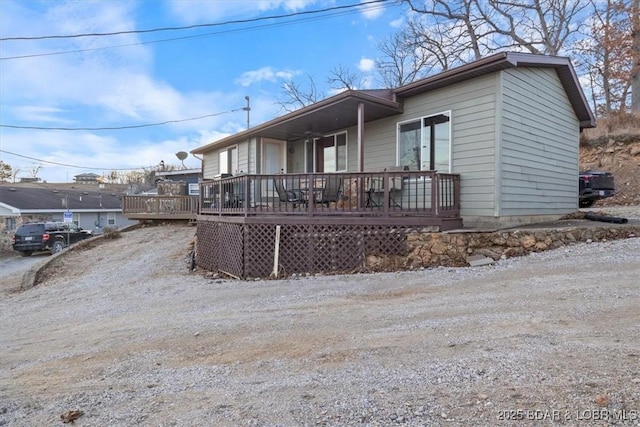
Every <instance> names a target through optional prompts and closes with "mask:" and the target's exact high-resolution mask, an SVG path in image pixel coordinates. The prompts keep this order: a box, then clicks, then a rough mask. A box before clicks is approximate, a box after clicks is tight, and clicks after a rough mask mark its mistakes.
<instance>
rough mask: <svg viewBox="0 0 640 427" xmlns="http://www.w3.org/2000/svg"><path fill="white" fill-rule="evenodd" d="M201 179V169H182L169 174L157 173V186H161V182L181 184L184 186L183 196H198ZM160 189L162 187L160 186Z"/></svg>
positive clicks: (182, 189)
mask: <svg viewBox="0 0 640 427" xmlns="http://www.w3.org/2000/svg"><path fill="white" fill-rule="evenodd" d="M201 177H202V170H201V169H180V170H172V171H168V172H156V184H159V182H160V181H172V182H179V183H181V184H184V185H183V186H182V187H181V192H180V194H181V195H187V196H197V195H198V194H199V186H198V183H199V182H200V180H201ZM158 187H160V185H159V186H158ZM159 194H160V192H159Z"/></svg>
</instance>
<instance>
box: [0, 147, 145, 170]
mask: <svg viewBox="0 0 640 427" xmlns="http://www.w3.org/2000/svg"><path fill="white" fill-rule="evenodd" d="M0 153H5V154H10V155H12V156H16V157H22V158H23V159H29V160H35V161H36V162H40V163H48V164H51V165H56V166H65V167H68V168H76V169H90V170H101V171H104V170H109V171H133V170H138V169H143V170H144V169H151V168H154V167H155V166H141V167H139V168H121V169H118V168H92V167H87V166H77V165H69V164H66V163H58V162H52V161H50V160H43V159H37V158H35V157H29V156H25V155H22V154H17V153H12V152H11V151H6V150H0Z"/></svg>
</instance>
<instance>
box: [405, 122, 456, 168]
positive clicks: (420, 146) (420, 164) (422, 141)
mask: <svg viewBox="0 0 640 427" xmlns="http://www.w3.org/2000/svg"><path fill="white" fill-rule="evenodd" d="M450 125H451V112H445V113H440V114H436V115H433V116H427V117H421V118H419V119H415V120H411V121H406V122H402V123H398V165H399V166H409V168H410V169H411V170H437V171H440V172H451V126H450Z"/></svg>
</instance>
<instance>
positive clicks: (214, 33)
mask: <svg viewBox="0 0 640 427" xmlns="http://www.w3.org/2000/svg"><path fill="white" fill-rule="evenodd" d="M384 7H385V5H383V4H380V5H375V6H371V7H370V8H369V9H370V10H374V9H380V8H384ZM352 13H354V11H352V10H348V11H338V12H334V13H331V14H328V15H327V16H313V17H307V18H301V19H297V20H292V21H289V22H276V23H270V24H262V25H257V26H254V27H250V28H236V29H231V30H223V31H216V32H211V33H204V34H196V35H192V36H182V37H172V38H168V39H159V40H149V41H145V42H137V43H128V44H121V45H113V46H101V47H93V48H86V49H75V50H64V51H58V52H47V53H34V54H29V55H17V56H5V57H0V61H6V60H11V59H25V58H37V57H41V56H53V55H65V54H68V53H82V52H92V51H97V50H104V49H117V48H121V47H131V46H142V45H148V44H156V43H166V42H172V41H179V40H188V39H195V38H202V37H209V36H216V35H222V34H232V33H238V32H245V31H255V30H260V29H263V28H274V27H281V26H285V25H295V24H298V23H301V22H308V21H316V20H320V19H325V18H331V17H335V16H342V15H348V14H352Z"/></svg>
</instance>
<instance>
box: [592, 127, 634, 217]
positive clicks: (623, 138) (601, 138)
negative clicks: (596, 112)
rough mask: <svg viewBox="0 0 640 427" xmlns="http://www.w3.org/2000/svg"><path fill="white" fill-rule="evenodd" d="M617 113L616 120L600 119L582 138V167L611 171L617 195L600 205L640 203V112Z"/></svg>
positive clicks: (599, 203) (599, 202) (600, 202)
mask: <svg viewBox="0 0 640 427" xmlns="http://www.w3.org/2000/svg"><path fill="white" fill-rule="evenodd" d="M624 117H625V118H621V117H619V116H614V118H613V120H612V121H613V123H607V122H606V121H602V122H601V121H599V122H598V126H597V127H596V128H595V129H588V130H586V131H585V133H584V135H583V137H582V140H581V141H580V170H583V171H585V170H602V171H606V172H611V173H612V174H613V176H614V178H615V182H616V193H617V194H616V195H615V196H614V197H611V198H608V199H604V200H600V201H598V202H597V204H598V205H600V206H614V205H623V206H629V205H638V204H640V116H631V115H629V116H624Z"/></svg>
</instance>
